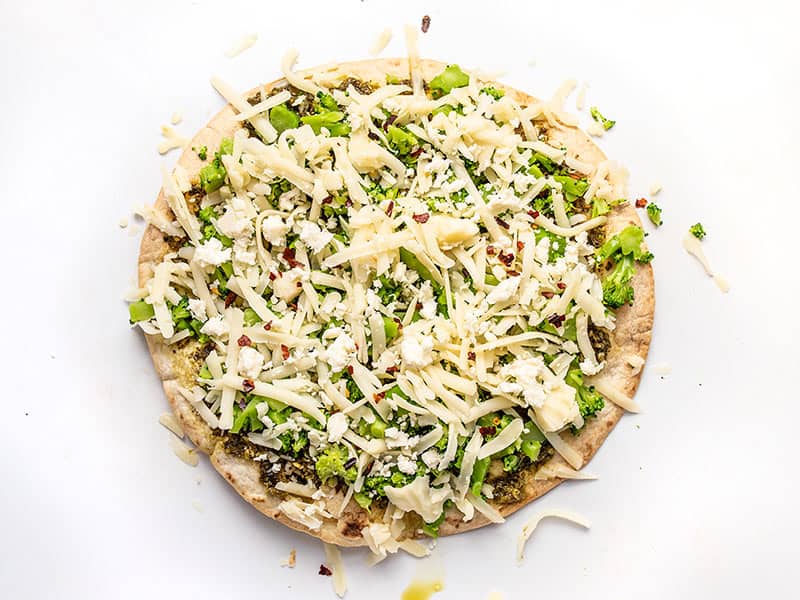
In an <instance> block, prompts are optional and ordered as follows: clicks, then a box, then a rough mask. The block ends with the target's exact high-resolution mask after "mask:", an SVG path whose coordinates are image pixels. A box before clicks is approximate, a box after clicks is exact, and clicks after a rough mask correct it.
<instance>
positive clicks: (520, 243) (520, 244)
mask: <svg viewBox="0 0 800 600" xmlns="http://www.w3.org/2000/svg"><path fill="white" fill-rule="evenodd" d="M523 248H525V242H523V241H517V252H522V250H523Z"/></svg>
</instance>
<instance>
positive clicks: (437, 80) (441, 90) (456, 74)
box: [428, 65, 469, 98]
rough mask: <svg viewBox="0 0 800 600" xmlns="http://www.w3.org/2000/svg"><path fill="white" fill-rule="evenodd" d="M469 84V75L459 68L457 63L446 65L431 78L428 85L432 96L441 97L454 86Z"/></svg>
mask: <svg viewBox="0 0 800 600" xmlns="http://www.w3.org/2000/svg"><path fill="white" fill-rule="evenodd" d="M467 85H469V75H467V74H466V73H464V71H462V70H461V67H459V66H458V65H447V68H446V69H445V70H444V71H442V72H441V73H439V74H438V75H437V76H436V77H434V78H433V79H431V81H430V83H429V84H428V87H429V88H430V90H431V95H432V96H433V97H434V98H441V97H442V96H444V95H446V94H449V93H450V91H451V90H453V89H454V88H460V87H464V86H467Z"/></svg>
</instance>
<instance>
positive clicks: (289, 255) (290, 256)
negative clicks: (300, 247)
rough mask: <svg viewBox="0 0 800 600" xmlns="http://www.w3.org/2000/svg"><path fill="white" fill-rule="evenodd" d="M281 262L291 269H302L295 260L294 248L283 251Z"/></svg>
mask: <svg viewBox="0 0 800 600" xmlns="http://www.w3.org/2000/svg"><path fill="white" fill-rule="evenodd" d="M282 256H283V260H285V261H286V262H287V263H288V265H289V266H290V267H292V268H294V267H302V266H303V263H301V262H300V261H298V260H295V256H297V252H296V251H295V249H294V248H289V247H288V246H287V247H286V248H284V249H283V255H282Z"/></svg>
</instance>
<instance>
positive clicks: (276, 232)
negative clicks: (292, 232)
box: [261, 215, 289, 246]
mask: <svg viewBox="0 0 800 600" xmlns="http://www.w3.org/2000/svg"><path fill="white" fill-rule="evenodd" d="M288 231H289V225H288V224H287V223H285V222H284V220H283V219H281V218H280V217H279V216H277V215H270V216H268V217H267V218H266V219H264V220H263V221H261V232H262V234H263V235H264V239H265V240H267V241H268V242H269V243H270V244H273V245H275V246H283V242H284V236H285V235H286V233H287V232H288Z"/></svg>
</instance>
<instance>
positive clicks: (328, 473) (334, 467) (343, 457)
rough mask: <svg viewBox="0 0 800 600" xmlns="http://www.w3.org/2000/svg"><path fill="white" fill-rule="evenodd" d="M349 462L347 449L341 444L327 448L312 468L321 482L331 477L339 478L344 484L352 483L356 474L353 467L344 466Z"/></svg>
mask: <svg viewBox="0 0 800 600" xmlns="http://www.w3.org/2000/svg"><path fill="white" fill-rule="evenodd" d="M349 460H350V456H349V455H348V453H347V448H346V447H345V446H343V445H341V444H335V445H333V446H328V447H327V448H325V449H324V450H323V451H322V452H321V453H320V454H319V455H318V456H317V462H316V465H315V466H314V468H315V469H316V471H317V475H318V476H319V478H320V480H322V481H328V480H329V479H331V478H332V477H341V478H342V479H343V480H344V481H345V482H346V483H353V482H354V481H355V480H356V476H357V474H358V473H357V470H356V467H355V465H352V466H349V467H348V466H346V465H347V463H348V461H349Z"/></svg>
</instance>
